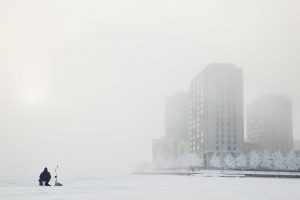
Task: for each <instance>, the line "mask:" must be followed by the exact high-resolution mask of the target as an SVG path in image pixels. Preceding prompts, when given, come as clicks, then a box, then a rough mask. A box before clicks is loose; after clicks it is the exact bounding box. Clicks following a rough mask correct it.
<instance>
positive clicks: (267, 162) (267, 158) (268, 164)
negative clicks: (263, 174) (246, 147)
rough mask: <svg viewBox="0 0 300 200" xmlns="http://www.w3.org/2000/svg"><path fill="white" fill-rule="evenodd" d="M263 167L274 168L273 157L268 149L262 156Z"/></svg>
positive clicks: (266, 168)
mask: <svg viewBox="0 0 300 200" xmlns="http://www.w3.org/2000/svg"><path fill="white" fill-rule="evenodd" d="M261 167H262V169H264V170H270V169H272V159H271V156H270V154H269V152H268V151H264V153H263V154H262V157H261Z"/></svg>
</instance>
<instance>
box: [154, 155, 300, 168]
mask: <svg viewBox="0 0 300 200" xmlns="http://www.w3.org/2000/svg"><path fill="white" fill-rule="evenodd" d="M153 164H154V168H155V169H157V170H199V169H203V168H204V160H203V159H201V158H199V157H198V156H197V155H196V154H186V155H184V156H181V157H179V158H177V159H163V158H157V159H156V160H155V162H154V163H153ZM206 166H207V168H209V169H221V170H223V169H227V170H266V171H300V157H297V156H296V154H295V153H294V152H290V153H289V154H287V155H286V156H283V155H282V154H281V153H280V152H274V153H271V154H270V153H268V152H263V153H260V152H256V151H252V152H250V153H249V154H239V155H236V156H233V155H232V154H216V153H215V154H213V155H212V156H211V158H210V159H208V161H207V162H206Z"/></svg>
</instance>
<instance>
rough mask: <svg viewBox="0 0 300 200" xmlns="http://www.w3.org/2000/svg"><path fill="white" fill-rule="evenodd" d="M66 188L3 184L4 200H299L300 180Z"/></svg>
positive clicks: (173, 179) (125, 178)
mask: <svg viewBox="0 0 300 200" xmlns="http://www.w3.org/2000/svg"><path fill="white" fill-rule="evenodd" d="M60 181H61V182H62V183H64V185H65V186H63V187H39V186H37V183H35V182H33V181H31V182H28V181H24V180H23V181H18V182H17V181H16V180H1V181H0V199H1V200H2V199H3V200H19V199H22V200H40V199H42V200H82V199H88V200H96V199H97V200H98V199H101V200H108V199H109V200H119V199H130V200H141V199H143V200H150V199H151V200H166V199H168V200H199V199H205V200H206V199H207V200H214V199H216V200H219V199H222V200H235V199H236V200H271V199H272V200H286V199H288V200H299V199H300V191H299V181H300V180H299V179H283V178H236V177H201V176H175V175H122V176H102V177H99V178H94V179H90V180H84V179H81V180H60Z"/></svg>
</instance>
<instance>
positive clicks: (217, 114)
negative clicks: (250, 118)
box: [189, 64, 244, 158]
mask: <svg viewBox="0 0 300 200" xmlns="http://www.w3.org/2000/svg"><path fill="white" fill-rule="evenodd" d="M243 101H244V100H243V71H242V69H241V68H237V67H236V66H235V65H233V64H210V65H209V66H207V67H206V68H205V69H204V70H203V71H201V72H200V74H199V75H198V76H196V77H195V78H194V79H193V80H192V82H191V85H190V130H189V148H190V152H192V153H197V154H198V155H199V156H201V157H204V158H205V157H206V156H208V155H211V154H212V153H214V152H217V153H224V154H225V153H233V154H236V153H239V152H241V151H242V150H243V144H244V108H243V104H244V103H243Z"/></svg>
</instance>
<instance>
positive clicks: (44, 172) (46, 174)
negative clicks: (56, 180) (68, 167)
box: [40, 168, 51, 182]
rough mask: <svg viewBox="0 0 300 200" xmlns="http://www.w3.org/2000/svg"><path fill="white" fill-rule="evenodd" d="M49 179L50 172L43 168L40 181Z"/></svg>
mask: <svg viewBox="0 0 300 200" xmlns="http://www.w3.org/2000/svg"><path fill="white" fill-rule="evenodd" d="M50 179H51V174H50V172H48V170H47V168H45V169H44V171H43V172H42V173H41V175H40V181H46V182H49V181H50Z"/></svg>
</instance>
